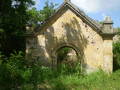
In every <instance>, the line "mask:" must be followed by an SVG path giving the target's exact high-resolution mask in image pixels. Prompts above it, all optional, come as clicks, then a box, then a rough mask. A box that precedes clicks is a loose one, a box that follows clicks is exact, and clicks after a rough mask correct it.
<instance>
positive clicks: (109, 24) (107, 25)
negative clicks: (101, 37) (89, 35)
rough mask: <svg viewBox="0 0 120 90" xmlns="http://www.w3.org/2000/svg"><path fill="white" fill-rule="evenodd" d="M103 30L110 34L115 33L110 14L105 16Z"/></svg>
mask: <svg viewBox="0 0 120 90" xmlns="http://www.w3.org/2000/svg"><path fill="white" fill-rule="evenodd" d="M103 32H104V33H108V34H110V33H113V21H112V19H111V17H109V16H107V17H105V20H104V21H103Z"/></svg>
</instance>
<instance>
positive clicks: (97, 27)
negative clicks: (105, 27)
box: [34, 1, 102, 35]
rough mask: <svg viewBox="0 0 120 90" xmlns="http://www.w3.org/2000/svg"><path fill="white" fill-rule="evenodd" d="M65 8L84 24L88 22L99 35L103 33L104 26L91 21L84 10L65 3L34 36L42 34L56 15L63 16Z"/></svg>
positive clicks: (36, 30) (36, 29)
mask: <svg viewBox="0 0 120 90" xmlns="http://www.w3.org/2000/svg"><path fill="white" fill-rule="evenodd" d="M65 8H68V9H70V10H72V11H73V12H74V13H75V14H76V15H77V16H78V17H80V18H81V19H82V20H83V21H84V22H86V23H87V24H88V25H90V26H91V27H92V28H93V29H94V30H96V31H97V32H98V33H101V32H102V31H101V28H102V25H101V24H100V23H98V22H97V21H95V20H93V19H91V18H90V17H89V16H87V15H86V14H85V13H84V12H83V11H82V10H80V9H79V8H78V7H77V6H76V5H74V4H73V3H71V2H70V1H69V2H64V3H63V4H62V5H61V6H60V7H59V8H58V9H57V11H56V12H55V13H54V14H53V15H52V16H51V17H49V18H48V19H47V20H45V21H44V22H43V23H42V24H41V25H39V26H38V27H37V28H35V30H34V34H35V35H36V34H37V33H38V32H40V31H41V30H42V28H44V26H46V24H48V23H49V22H50V21H51V20H53V19H54V17H55V16H56V15H58V14H61V12H62V11H63V10H65Z"/></svg>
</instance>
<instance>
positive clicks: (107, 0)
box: [34, 0, 120, 27]
mask: <svg viewBox="0 0 120 90" xmlns="http://www.w3.org/2000/svg"><path fill="white" fill-rule="evenodd" d="M34 1H35V2H36V4H35V6H34V7H36V8H37V10H40V9H42V8H43V7H44V3H45V1H46V0H34ZM49 1H50V2H53V3H57V4H58V6H59V5H60V4H62V3H63V2H64V0H49ZM71 2H72V3H74V4H75V5H76V6H78V7H79V8H80V9H81V10H83V11H84V12H85V13H86V14H87V15H88V16H89V17H91V18H93V19H95V20H98V21H103V20H104V18H105V17H106V16H110V17H111V18H112V20H113V22H114V25H113V26H114V27H120V0H71Z"/></svg>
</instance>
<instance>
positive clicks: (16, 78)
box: [0, 52, 31, 90]
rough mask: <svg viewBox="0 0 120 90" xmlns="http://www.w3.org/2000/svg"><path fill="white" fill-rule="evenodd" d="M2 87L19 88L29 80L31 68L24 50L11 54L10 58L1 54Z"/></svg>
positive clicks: (15, 89)
mask: <svg viewBox="0 0 120 90" xmlns="http://www.w3.org/2000/svg"><path fill="white" fill-rule="evenodd" d="M0 56H1V57H0V88H1V89H3V90H6V89H7V90H11V89H12V90H17V89H18V88H19V87H20V86H21V85H22V84H25V83H27V82H29V79H30V77H31V69H30V68H27V66H26V64H25V60H24V56H23V53H22V52H19V53H14V54H11V55H10V57H9V58H5V57H3V55H0Z"/></svg>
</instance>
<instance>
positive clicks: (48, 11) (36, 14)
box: [28, 0, 57, 27]
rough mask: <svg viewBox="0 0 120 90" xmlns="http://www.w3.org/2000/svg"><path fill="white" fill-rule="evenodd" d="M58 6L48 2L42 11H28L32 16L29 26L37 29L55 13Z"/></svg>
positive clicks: (33, 9)
mask: <svg viewBox="0 0 120 90" xmlns="http://www.w3.org/2000/svg"><path fill="white" fill-rule="evenodd" d="M56 5H57V4H54V3H52V2H49V1H48V0H47V1H46V2H45V6H44V7H43V9H42V10H37V9H36V8H32V9H31V10H28V14H29V16H30V18H29V21H28V24H29V25H32V27H36V26H37V25H40V24H42V23H43V22H44V21H45V20H46V19H48V18H49V17H50V16H51V15H52V14H53V13H54V12H55V10H56V9H55V7H56Z"/></svg>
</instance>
